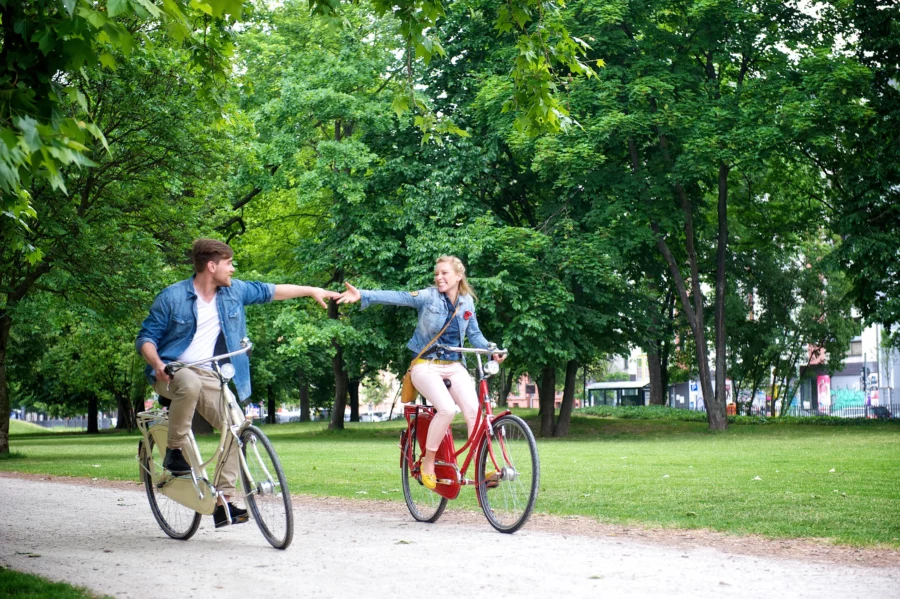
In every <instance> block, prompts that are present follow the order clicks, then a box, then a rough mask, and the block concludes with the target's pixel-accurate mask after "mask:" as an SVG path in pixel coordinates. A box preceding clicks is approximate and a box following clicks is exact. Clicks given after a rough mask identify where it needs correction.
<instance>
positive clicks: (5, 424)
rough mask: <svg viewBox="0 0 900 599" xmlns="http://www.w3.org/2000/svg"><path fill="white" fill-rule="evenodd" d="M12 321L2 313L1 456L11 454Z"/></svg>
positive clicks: (0, 341) (0, 367) (0, 360)
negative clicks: (8, 374) (8, 357)
mask: <svg viewBox="0 0 900 599" xmlns="http://www.w3.org/2000/svg"><path fill="white" fill-rule="evenodd" d="M11 326H12V320H10V318H9V312H6V311H4V312H0V454H4V453H9V409H10V406H9V385H8V381H7V380H6V348H7V347H9V330H10V328H11Z"/></svg>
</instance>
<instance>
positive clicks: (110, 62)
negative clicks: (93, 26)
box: [98, 52, 116, 71]
mask: <svg viewBox="0 0 900 599" xmlns="http://www.w3.org/2000/svg"><path fill="white" fill-rule="evenodd" d="M98 59H99V60H100V64H102V65H103V66H104V67H106V68H107V69H109V70H110V71H115V70H116V59H115V58H114V57H113V55H112V54H110V53H109V52H104V53H103V54H101V55H100V56H99V57H98Z"/></svg>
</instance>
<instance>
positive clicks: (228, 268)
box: [210, 258, 234, 287]
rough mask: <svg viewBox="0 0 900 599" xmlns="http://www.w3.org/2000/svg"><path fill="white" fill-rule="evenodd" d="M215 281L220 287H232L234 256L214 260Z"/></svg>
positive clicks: (212, 268)
mask: <svg viewBox="0 0 900 599" xmlns="http://www.w3.org/2000/svg"><path fill="white" fill-rule="evenodd" d="M210 264H212V267H211V270H212V273H213V281H214V282H215V283H216V285H217V286H218V287H231V275H233V274H234V258H222V259H221V260H219V261H218V262H212V261H210Z"/></svg>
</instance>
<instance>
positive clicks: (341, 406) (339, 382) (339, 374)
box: [328, 300, 350, 430]
mask: <svg viewBox="0 0 900 599" xmlns="http://www.w3.org/2000/svg"><path fill="white" fill-rule="evenodd" d="M331 303H334V300H332V301H331ZM332 343H333V345H334V347H335V348H336V350H337V351H335V354H334V357H333V358H332V359H331V369H332V371H333V372H334V409H333V410H332V411H331V422H329V423H328V429H329V430H343V429H344V410H345V409H346V408H347V389H348V387H349V386H350V385H349V380H348V379H347V373H346V372H344V350H343V349H342V348H341V346H340V344H339V343H338V342H337V340H335V341H332Z"/></svg>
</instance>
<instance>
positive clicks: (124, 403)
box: [116, 393, 135, 432]
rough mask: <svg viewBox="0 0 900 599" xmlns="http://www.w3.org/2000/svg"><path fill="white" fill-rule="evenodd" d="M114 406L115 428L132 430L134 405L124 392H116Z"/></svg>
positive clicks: (133, 426) (133, 425)
mask: <svg viewBox="0 0 900 599" xmlns="http://www.w3.org/2000/svg"><path fill="white" fill-rule="evenodd" d="M116 408H117V412H116V414H117V415H116V429H117V430H127V431H129V432H131V431H133V430H134V429H135V419H134V414H135V412H134V407H133V406H132V405H131V401H130V400H129V399H128V397H127V396H126V395H125V394H124V393H117V394H116Z"/></svg>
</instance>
